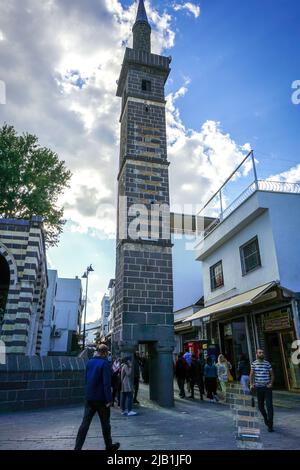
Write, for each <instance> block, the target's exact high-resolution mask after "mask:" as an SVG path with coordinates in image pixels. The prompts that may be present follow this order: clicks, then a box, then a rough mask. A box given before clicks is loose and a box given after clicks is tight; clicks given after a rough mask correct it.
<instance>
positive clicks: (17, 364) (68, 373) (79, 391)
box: [0, 354, 86, 412]
mask: <svg viewBox="0 0 300 470" xmlns="http://www.w3.org/2000/svg"><path fill="white" fill-rule="evenodd" d="M85 365H86V359H84V358H78V357H57V356H56V357H39V356H31V357H30V356H23V355H14V354H10V355H7V363H6V364H5V365H2V364H0V412H5V411H21V410H30V409H38V408H45V407H50V406H60V405H68V404H75V403H82V402H83V401H84V380H85Z"/></svg>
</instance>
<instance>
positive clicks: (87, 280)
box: [82, 265, 94, 351]
mask: <svg viewBox="0 0 300 470" xmlns="http://www.w3.org/2000/svg"><path fill="white" fill-rule="evenodd" d="M92 272H94V269H93V267H92V265H90V266H88V267H87V268H86V271H85V273H84V274H83V276H82V279H86V283H85V303H84V320H83V321H84V323H83V339H82V350H83V351H84V349H85V324H86V306H87V295H88V285H89V274H90V273H92Z"/></svg>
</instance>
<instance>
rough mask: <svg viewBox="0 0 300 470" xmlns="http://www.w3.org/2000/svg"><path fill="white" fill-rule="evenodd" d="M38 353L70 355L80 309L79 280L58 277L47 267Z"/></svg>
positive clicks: (75, 342) (76, 337) (74, 347)
mask: <svg viewBox="0 0 300 470" xmlns="http://www.w3.org/2000/svg"><path fill="white" fill-rule="evenodd" d="M48 277H49V287H48V291H47V297H46V307H45V320H44V325H43V336H42V346H41V355H72V354H76V353H77V352H78V341H79V336H80V325H81V316H82V310H83V301H82V286H81V280H80V279H78V278H75V279H64V278H59V277H58V274H57V271H55V270H48Z"/></svg>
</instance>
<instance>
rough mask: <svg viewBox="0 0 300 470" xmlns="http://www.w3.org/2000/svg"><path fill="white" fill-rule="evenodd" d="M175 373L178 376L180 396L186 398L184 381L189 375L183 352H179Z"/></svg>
mask: <svg viewBox="0 0 300 470" xmlns="http://www.w3.org/2000/svg"><path fill="white" fill-rule="evenodd" d="M175 375H176V378H177V383H178V388H179V396H180V397H181V398H185V390H184V382H185V379H186V378H187V376H188V365H187V363H186V361H185V359H184V357H183V352H181V353H179V355H178V359H177V362H176V365H175Z"/></svg>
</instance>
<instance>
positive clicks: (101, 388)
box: [75, 344, 140, 451]
mask: <svg viewBox="0 0 300 470" xmlns="http://www.w3.org/2000/svg"><path fill="white" fill-rule="evenodd" d="M139 381H140V357H139V353H138V352H136V353H135V354H134V356H133V360H131V357H129V356H128V357H124V358H123V359H121V358H119V357H115V358H112V356H111V353H110V352H109V350H108V347H107V346H106V345H105V344H100V346H98V348H97V350H96V352H95V354H94V357H93V358H91V359H90V360H89V361H88V363H87V366H86V380H85V382H86V386H85V398H86V404H85V410H84V417H83V420H82V423H81V426H80V428H79V431H78V434H77V438H76V444H75V450H81V449H82V446H83V444H84V441H85V439H86V435H87V433H88V430H89V427H90V424H91V422H92V419H93V417H94V415H95V414H96V413H97V414H98V416H99V418H100V422H101V427H102V434H103V438H104V441H105V446H106V450H109V451H116V450H118V448H119V447H120V444H119V443H118V442H116V443H114V444H113V442H112V438H111V426H110V408H111V407H113V406H114V405H115V404H116V402H117V405H118V406H119V407H120V408H121V414H122V416H129V417H130V416H136V415H137V413H136V412H135V411H133V410H132V407H133V404H139V401H138V399H137V396H138V390H139Z"/></svg>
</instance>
